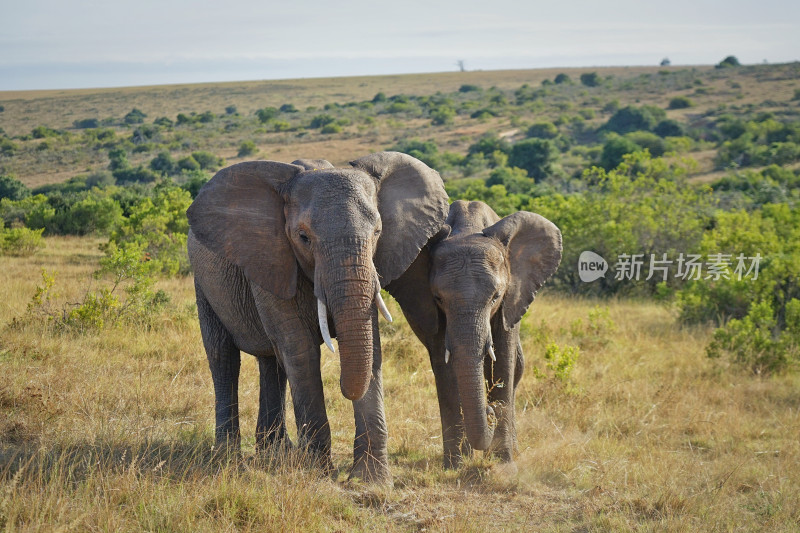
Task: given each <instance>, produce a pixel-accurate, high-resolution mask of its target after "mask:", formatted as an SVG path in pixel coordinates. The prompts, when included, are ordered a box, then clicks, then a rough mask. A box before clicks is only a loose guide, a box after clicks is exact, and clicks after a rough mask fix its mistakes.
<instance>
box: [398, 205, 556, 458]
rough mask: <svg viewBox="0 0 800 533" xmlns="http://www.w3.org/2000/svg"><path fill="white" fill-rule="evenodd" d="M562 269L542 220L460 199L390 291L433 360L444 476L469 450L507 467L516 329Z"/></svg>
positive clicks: (519, 362) (519, 368) (518, 372)
mask: <svg viewBox="0 0 800 533" xmlns="http://www.w3.org/2000/svg"><path fill="white" fill-rule="evenodd" d="M560 261H561V232H560V231H559V229H558V228H557V227H556V226H555V225H554V224H553V223H552V222H550V221H549V220H547V219H546V218H544V217H542V216H540V215H537V214H534V213H529V212H525V211H520V212H517V213H514V214H511V215H509V216H507V217H505V218H503V219H502V220H501V219H500V217H499V216H498V215H497V214H496V213H495V212H494V211H493V210H492V209H491V208H490V207H489V206H488V205H486V204H485V203H483V202H466V201H463V200H459V201H456V202H454V203H453V204H452V205H451V206H450V212H449V215H448V218H447V223H446V225H445V226H443V229H442V230H441V231H440V232H439V233H438V234H437V235H435V236H434V237H433V238H432V239H431V241H430V242H429V243H428V244H427V245H426V246H425V247H424V248H423V250H422V251H421V252H420V254H419V256H418V257H417V259H416V260H415V261H414V263H413V264H412V265H411V266H410V267H409V269H408V270H407V271H406V272H405V273H404V274H403V275H402V276H400V277H399V278H398V279H397V280H395V281H393V282H392V283H390V284H389V285H388V287H387V290H388V291H389V293H390V294H392V295H393V296H394V297H395V299H396V300H397V302H398V303H399V304H400V307H401V309H402V310H403V314H404V315H405V316H406V319H407V320H408V322H409V325H410V326H411V328H412V330H413V331H414V333H415V334H416V335H417V337H418V338H419V339H420V341H422V343H423V344H424V345H425V347H426V348H427V350H428V354H429V356H430V361H431V366H432V368H433V373H434V378H435V381H436V391H437V396H438V400H439V413H440V415H441V419H442V433H443V439H442V441H443V446H444V466H445V467H447V468H456V467H458V466H459V465H460V464H461V463H462V462H463V459H464V456H465V455H466V456H468V455H471V453H472V450H473V449H476V450H489V451H490V453H492V454H493V455H495V456H496V457H498V458H499V459H500V460H501V461H504V462H511V461H513V455H514V452H515V449H516V429H515V428H516V422H515V417H514V398H515V391H516V387H517V385H518V383H519V380H520V378H521V377H522V373H523V370H524V359H523V353H522V345H521V343H520V324H519V323H520V320H521V318H522V316H523V315H524V314H525V312H526V310H527V308H528V306H529V305H530V304H531V303H532V302H533V299H534V296H535V295H536V292H537V291H538V290H539V289H540V288H541V287H542V285H543V284H544V282H545V281H546V280H547V279H548V278H549V277H550V276H552V275H553V273H554V272H555V270H556V268H557V267H558V264H559V263H560ZM451 359H452V361H450V360H451ZM487 388H488V391H487ZM487 396H488V404H487ZM465 437H466V438H465Z"/></svg>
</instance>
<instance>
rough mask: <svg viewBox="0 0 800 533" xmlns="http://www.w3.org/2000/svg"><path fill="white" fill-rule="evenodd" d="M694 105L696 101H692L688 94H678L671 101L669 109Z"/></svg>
mask: <svg viewBox="0 0 800 533" xmlns="http://www.w3.org/2000/svg"><path fill="white" fill-rule="evenodd" d="M693 105H694V102H692V101H691V100H690V99H689V98H688V97H686V96H676V97H675V98H673V99H671V100H670V101H669V109H686V108H687V107H692V106H693Z"/></svg>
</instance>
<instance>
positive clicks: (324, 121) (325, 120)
mask: <svg viewBox="0 0 800 533" xmlns="http://www.w3.org/2000/svg"><path fill="white" fill-rule="evenodd" d="M334 122H336V119H335V118H334V117H332V116H331V115H327V114H323V115H316V116H314V117H313V118H312V119H311V123H310V124H309V127H310V128H322V127H324V126H327V125H328V124H332V123H334Z"/></svg>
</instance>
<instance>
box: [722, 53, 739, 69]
mask: <svg viewBox="0 0 800 533" xmlns="http://www.w3.org/2000/svg"><path fill="white" fill-rule="evenodd" d="M738 66H741V63H739V60H738V59H736V56H728V57H726V58H725V59H723V60H722V61H720V62H719V63H717V65H716V68H730V67H738Z"/></svg>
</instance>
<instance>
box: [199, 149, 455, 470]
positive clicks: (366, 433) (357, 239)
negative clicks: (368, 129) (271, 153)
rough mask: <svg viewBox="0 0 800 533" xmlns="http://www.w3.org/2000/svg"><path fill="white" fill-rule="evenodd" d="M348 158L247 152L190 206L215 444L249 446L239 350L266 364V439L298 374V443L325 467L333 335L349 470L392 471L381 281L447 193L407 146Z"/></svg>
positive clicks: (426, 233)
mask: <svg viewBox="0 0 800 533" xmlns="http://www.w3.org/2000/svg"><path fill="white" fill-rule="evenodd" d="M351 166H352V168H346V169H337V168H334V167H333V165H331V164H330V163H329V162H327V161H324V160H298V161H295V162H294V163H292V164H286V163H279V162H275V161H251V162H245V163H239V164H237V165H233V166H231V167H228V168H225V169H223V170H220V171H219V172H218V173H217V174H216V175H215V176H214V177H213V178H212V179H211V180H210V181H209V182H208V183H207V184H206V185H205V186H203V188H202V189H201V190H200V192H199V194H198V195H197V198H196V199H195V201H194V202H193V203H192V205H191V206H190V207H189V209H188V211H187V215H188V217H189V225H190V231H189V240H188V248H189V258H190V260H191V263H192V267H193V269H194V274H195V290H196V295H197V309H198V315H199V318H200V329H201V332H202V336H203V344H204V346H205V350H206V354H207V356H208V363H209V366H210V368H211V375H212V379H213V382H214V393H215V405H216V441H217V443H218V444H220V445H223V444H227V445H232V446H234V447H235V448H236V449H238V446H239V441H240V435H239V410H238V395H237V388H238V376H239V367H240V351H243V352H247V353H250V354H252V355H254V356H256V357H257V359H258V363H259V371H260V395H259V410H258V419H257V423H256V442H257V445H258V446H259V447H260V448H263V447H266V446H267V445H268V444H270V443H275V442H281V441H282V442H287V440H288V439H287V437H286V426H285V418H284V403H285V402H284V399H285V391H286V383H287V380H288V382H289V384H291V396H292V402H293V405H294V412H295V417H296V419H297V432H298V438H299V440H300V445H301V446H304V447H307V448H308V449H309V450H310V451H312V452H313V453H314V454H315V456H317V457H319V458H320V459H321V461H322V462H323V463H324V464H325V466H326V467H328V468H329V467H330V464H331V460H330V449H331V437H330V428H329V426H328V418H327V415H326V412H325V402H324V398H323V388H322V379H321V376H320V344H321V343H322V342H325V343H326V344H327V345H328V347H329V348H330V349H331V350H333V345H332V344H331V340H330V338H331V337H336V338H337V340H338V345H339V354H340V360H341V377H340V386H341V390H342V393H343V394H344V396H345V397H346V398H348V399H350V400H352V401H353V407H354V411H355V426H356V436H355V441H354V451H353V453H354V462H353V468H352V469H351V477H359V478H361V479H365V480H375V481H388V480H390V479H391V478H390V474H389V469H388V458H387V450H386V438H387V431H386V421H385V417H384V411H383V389H382V383H381V351H380V341H379V337H378V322H377V320H378V317H377V312H378V311H377V309H378V308H379V307H380V308H381V309H382V310H383V311H385V306H383V302H382V300H381V299H380V289H381V287H382V286H385V285H386V284H388V283H389V282H391V281H392V280H394V279H396V278H398V277H399V276H400V275H401V274H402V273H403V271H405V269H406V268H407V267H408V266H409V265H410V264H411V263H412V261H414V259H415V258H416V256H417V254H418V253H419V251H420V249H421V248H422V247H423V246H424V245H425V243H426V242H427V241H428V239H429V238H430V237H431V236H432V235H434V234H435V233H436V232H437V231H439V229H440V228H441V227H442V225H443V223H444V220H445V218H446V216H447V194H446V193H445V191H444V187H443V185H442V181H441V178H440V177H439V174H438V173H437V172H436V171H434V170H432V169H430V168H428V167H427V166H426V165H425V164H424V163H422V162H421V161H419V160H417V159H415V158H413V157H410V156H408V155H405V154H401V153H397V152H382V153H377V154H372V155H369V156H366V157H364V158H361V159H358V160H356V161H353V162H352V163H351ZM328 312H329V313H330V319H331V320H329V318H328ZM385 314H386V316H387V318H388V311H385Z"/></svg>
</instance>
